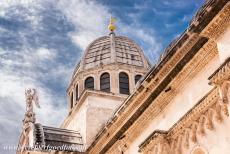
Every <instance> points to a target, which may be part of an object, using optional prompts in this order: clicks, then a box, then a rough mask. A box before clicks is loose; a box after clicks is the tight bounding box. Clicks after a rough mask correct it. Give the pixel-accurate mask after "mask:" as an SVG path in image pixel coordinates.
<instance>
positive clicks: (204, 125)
mask: <svg viewBox="0 0 230 154" xmlns="http://www.w3.org/2000/svg"><path fill="white" fill-rule="evenodd" d="M219 98H220V95H219V91H218V89H217V88H214V89H213V90H212V91H211V92H210V93H209V94H208V95H206V96H205V97H204V98H203V99H202V100H201V101H200V102H198V103H197V105H196V106H195V107H194V108H192V109H191V110H190V111H189V112H188V113H187V114H186V115H185V116H184V117H183V118H182V119H181V120H180V121H178V122H177V123H176V124H175V125H174V126H173V127H172V128H171V129H170V130H168V131H167V132H166V133H164V134H163V135H162V134H161V136H160V135H159V134H157V135H158V136H160V137H158V136H157V135H155V134H154V135H152V137H149V138H148V139H147V140H146V141H145V142H144V143H143V144H142V145H140V152H143V153H144V154H148V153H153V154H162V152H159V151H160V150H159V149H167V150H166V151H164V153H167V152H168V153H174V154H181V153H182V151H183V149H188V148H189V147H190V145H192V144H196V143H198V136H199V138H200V137H205V135H206V133H207V130H209V131H212V130H214V128H215V124H219V123H222V122H223V120H224V118H225V117H228V116H229V111H228V106H227V104H224V103H223V102H221V101H219V100H220V99H219ZM162 136H164V138H163V139H164V140H162V141H164V142H159V139H160V138H161V139H162ZM166 141H167V142H166ZM159 143H162V144H161V146H160V147H161V148H159ZM166 143H167V144H166ZM163 147H164V148H163ZM166 147H170V148H166ZM156 149H158V150H156Z"/></svg>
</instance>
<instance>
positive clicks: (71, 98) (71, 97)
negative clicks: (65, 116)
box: [70, 92, 73, 109]
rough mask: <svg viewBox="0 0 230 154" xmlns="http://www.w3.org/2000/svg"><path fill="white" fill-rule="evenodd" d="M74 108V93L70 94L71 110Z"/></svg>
mask: <svg viewBox="0 0 230 154" xmlns="http://www.w3.org/2000/svg"><path fill="white" fill-rule="evenodd" d="M72 107H73V92H71V94H70V108H71V109H72Z"/></svg>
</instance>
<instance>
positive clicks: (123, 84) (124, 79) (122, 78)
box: [119, 72, 129, 95]
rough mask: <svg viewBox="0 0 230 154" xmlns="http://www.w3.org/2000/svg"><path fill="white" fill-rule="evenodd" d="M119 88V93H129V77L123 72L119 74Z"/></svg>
mask: <svg viewBox="0 0 230 154" xmlns="http://www.w3.org/2000/svg"><path fill="white" fill-rule="evenodd" d="M119 89H120V93H121V94H127V95H128V94H129V77H128V75H127V74H126V73H124V72H121V73H120V74H119Z"/></svg>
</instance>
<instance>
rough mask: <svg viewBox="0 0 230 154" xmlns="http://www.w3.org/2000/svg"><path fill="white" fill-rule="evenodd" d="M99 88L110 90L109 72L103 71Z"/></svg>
mask: <svg viewBox="0 0 230 154" xmlns="http://www.w3.org/2000/svg"><path fill="white" fill-rule="evenodd" d="M100 90H101V91H106V92H110V76H109V73H103V74H102V75H101V77H100Z"/></svg>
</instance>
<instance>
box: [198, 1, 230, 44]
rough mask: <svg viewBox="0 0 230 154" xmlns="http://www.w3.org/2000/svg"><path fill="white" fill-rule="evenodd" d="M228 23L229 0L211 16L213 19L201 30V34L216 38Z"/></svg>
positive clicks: (229, 22) (229, 21) (229, 19)
mask: <svg viewBox="0 0 230 154" xmlns="http://www.w3.org/2000/svg"><path fill="white" fill-rule="evenodd" d="M229 24H230V2H228V3H227V4H226V5H225V6H224V8H223V9H222V10H221V11H220V12H219V13H218V14H217V15H216V16H215V17H214V18H213V20H212V21H211V22H210V23H209V24H208V25H207V26H206V27H205V29H204V30H203V31H202V32H201V35H202V36H205V37H208V38H210V39H213V40H216V39H218V38H219V37H220V36H221V35H222V34H223V33H224V32H225V31H226V29H227V27H228V26H229Z"/></svg>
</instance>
